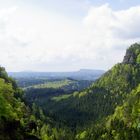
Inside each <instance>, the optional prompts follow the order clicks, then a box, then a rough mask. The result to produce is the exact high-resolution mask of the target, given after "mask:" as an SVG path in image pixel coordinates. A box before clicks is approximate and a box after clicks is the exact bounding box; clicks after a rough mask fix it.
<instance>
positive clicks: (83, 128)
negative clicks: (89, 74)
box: [0, 43, 140, 140]
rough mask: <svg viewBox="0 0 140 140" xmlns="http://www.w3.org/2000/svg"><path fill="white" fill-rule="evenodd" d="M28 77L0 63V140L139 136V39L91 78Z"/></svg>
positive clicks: (123, 139) (132, 138)
mask: <svg viewBox="0 0 140 140" xmlns="http://www.w3.org/2000/svg"><path fill="white" fill-rule="evenodd" d="M32 81H33V82H34V83H35V84H33V82H30V83H29V84H27V85H26V86H25V85H22V86H21V87H19V84H18V81H16V80H15V79H13V78H11V77H9V76H8V74H7V72H6V71H5V68H3V67H0V140H140V44H139V43H135V44H132V45H131V46H130V47H129V48H128V49H127V50H126V54H125V56H124V59H123V61H122V62H121V63H118V64H116V65H115V66H113V67H112V68H111V69H110V70H108V71H107V72H105V73H104V74H103V75H102V76H101V77H100V78H99V79H97V80H96V81H86V80H83V81H82V80H74V79H70V78H65V79H61V80H53V81H45V80H43V82H42V80H41V82H35V80H32ZM20 84H22V83H20Z"/></svg>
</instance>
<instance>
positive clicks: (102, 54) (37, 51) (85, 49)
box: [0, 4, 140, 71]
mask: <svg viewBox="0 0 140 140" xmlns="http://www.w3.org/2000/svg"><path fill="white" fill-rule="evenodd" d="M139 19H140V7H139V6H137V7H132V8H130V9H127V10H122V11H113V10H112V9H111V8H110V7H109V5H108V4H105V5H102V6H99V7H90V9H89V10H88V13H87V16H86V17H83V19H82V20H75V19H70V18H68V17H65V16H62V15H60V14H58V13H52V12H49V11H47V10H43V9H39V8H36V7H28V6H25V5H22V6H18V5H17V6H16V8H15V6H14V7H13V8H5V9H4V10H0V64H1V65H3V66H5V67H6V68H7V69H8V70H10V71H20V70H38V71H51V70H52V71H65V70H75V69H80V68H95V69H97V68H100V69H108V68H110V67H111V66H112V65H113V64H115V63H116V62H119V61H121V60H122V58H123V55H124V52H125V49H126V48H127V47H128V45H129V44H131V43H132V42H135V41H138V39H140V34H139V33H140V29H139V27H138V25H139V24H140V20H139Z"/></svg>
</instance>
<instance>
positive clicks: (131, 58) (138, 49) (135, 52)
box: [122, 43, 140, 64]
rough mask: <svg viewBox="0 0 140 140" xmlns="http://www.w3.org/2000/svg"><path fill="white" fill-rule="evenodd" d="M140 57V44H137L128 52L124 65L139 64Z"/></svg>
mask: <svg viewBox="0 0 140 140" xmlns="http://www.w3.org/2000/svg"><path fill="white" fill-rule="evenodd" d="M139 55H140V44H138V43H135V44H133V45H132V46H131V47H130V48H129V49H127V51H126V55H125V56H124V59H123V62H122V63H123V64H137V58H138V56H139Z"/></svg>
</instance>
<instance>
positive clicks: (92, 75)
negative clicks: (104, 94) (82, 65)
mask: <svg viewBox="0 0 140 140" xmlns="http://www.w3.org/2000/svg"><path fill="white" fill-rule="evenodd" d="M103 73H105V71H104V70H91V69H80V70H79V71H74V72H9V73H8V74H9V76H12V77H14V78H22V77H23V78H30V77H37V78H38V77H41V78H42V77H45V78H72V79H75V80H96V79H97V78H99V77H100V76H101V75H102V74H103Z"/></svg>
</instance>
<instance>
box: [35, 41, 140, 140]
mask: <svg viewBox="0 0 140 140" xmlns="http://www.w3.org/2000/svg"><path fill="white" fill-rule="evenodd" d="M139 83H140V44H137V43H136V44H133V45H132V46H131V47H130V48H128V50H127V51H126V55H125V57H124V60H123V62H122V63H118V64H116V65H115V66H114V67H113V68H112V69H111V70H109V71H108V72H106V73H105V74H104V75H103V76H102V77H101V78H100V79H98V80H97V81H96V82H95V83H94V84H93V85H92V86H91V87H89V88H87V89H85V90H84V91H82V92H79V93H77V92H76V93H73V94H71V96H69V97H67V98H65V99H62V100H57V97H56V98H55V100H52V101H50V102H48V103H46V104H45V105H40V104H38V106H41V107H42V108H43V110H44V112H46V113H47V114H48V115H50V116H52V117H54V119H55V121H58V122H62V123H64V124H65V125H67V126H69V127H71V129H73V130H74V131H77V132H78V131H79V130H83V129H85V128H87V129H88V128H90V127H92V126H94V125H95V124H96V123H97V122H102V121H103V120H104V119H105V118H106V117H108V116H109V115H111V114H113V113H114V111H115V108H116V107H118V106H120V105H122V104H123V103H124V102H125V101H126V100H127V98H128V96H129V94H130V93H131V91H132V90H133V89H135V88H136V87H137V86H138V85H139ZM58 98H59V97H58ZM138 101H139V100H138ZM126 102H127V101H126ZM137 111H139V110H137ZM135 115H137V116H138V115H139V112H137V113H136V114H135ZM130 119H131V118H130ZM120 131H121V130H120ZM130 133H131V132H130ZM132 133H133V132H132ZM92 135H94V133H93V134H92ZM79 139H80V138H79ZM95 140H96V139H95Z"/></svg>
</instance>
